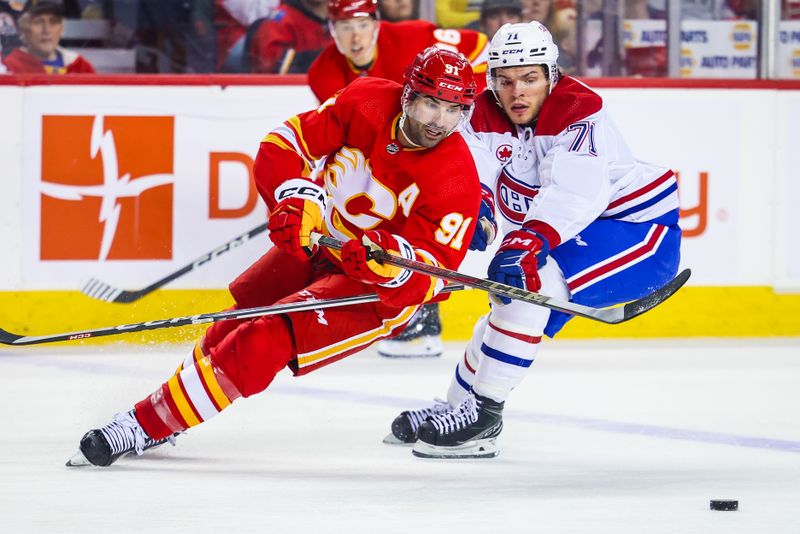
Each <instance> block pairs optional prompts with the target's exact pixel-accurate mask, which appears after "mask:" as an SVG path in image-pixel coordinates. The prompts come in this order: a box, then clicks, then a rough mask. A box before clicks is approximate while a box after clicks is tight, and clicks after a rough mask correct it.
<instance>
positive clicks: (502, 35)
mask: <svg viewBox="0 0 800 534" xmlns="http://www.w3.org/2000/svg"><path fill="white" fill-rule="evenodd" d="M557 60H558V48H557V47H556V45H555V44H554V43H553V40H552V36H551V35H550V33H549V32H548V31H547V29H546V28H545V27H544V26H542V25H541V24H539V23H538V22H531V23H523V24H507V25H505V26H503V27H502V28H501V29H500V30H499V31H498V32H497V34H496V35H495V36H494V38H493V39H492V42H491V45H490V49H489V65H488V71H487V78H488V87H489V89H487V91H486V92H485V93H483V94H482V95H481V96H480V97H479V98H478V99H477V100H476V108H475V112H474V114H473V118H472V121H471V124H472V132H471V133H472V135H473V140H472V141H473V142H472V144H471V146H472V148H473V155H474V156H475V158H476V163H477V164H478V165H477V166H478V170H479V174H480V175H481V180H482V181H484V182H485V185H486V186H488V187H489V188H490V189H491V190H492V191H493V192H494V193H495V200H496V203H497V211H498V213H499V217H498V219H499V220H500V222H501V224H502V230H503V231H504V232H506V233H505V237H504V239H503V241H502V244H501V246H500V248H499V250H498V252H497V253H496V255H495V256H494V258H493V259H492V261H491V264H490V266H489V269H488V276H489V278H491V279H492V280H496V281H498V282H502V283H505V284H509V285H513V286H517V287H521V288H524V289H527V290H530V291H536V292H540V293H542V294H544V295H548V296H551V297H554V298H558V299H562V300H564V299H568V300H571V301H574V302H577V303H580V304H585V305H590V306H596V307H600V306H610V305H613V304H618V303H622V302H627V301H630V300H634V299H637V298H640V297H642V296H643V295H645V294H647V293H649V292H650V291H652V290H654V289H656V288H658V287H660V286H662V285H663V284H665V283H666V282H668V281H669V280H671V279H672V278H673V277H674V276H675V273H676V272H677V269H678V264H679V259H680V239H681V230H680V228H679V227H678V196H677V181H676V178H675V176H674V174H673V173H672V171H670V170H669V169H667V168H663V167H659V166H656V165H652V164H648V163H644V162H641V161H638V160H636V159H635V158H634V157H633V154H632V153H631V151H630V149H629V148H628V145H627V144H626V143H625V141H624V139H623V138H622V136H621V134H620V132H619V131H618V130H617V128H616V126H615V125H614V123H613V122H612V121H611V119H610V118H609V117H608V116H607V114H606V110H605V108H604V106H603V101H602V99H601V98H600V96H599V95H597V94H596V93H595V92H594V91H592V90H591V89H590V88H589V87H587V86H586V85H584V84H583V83H581V82H579V81H578V80H576V79H574V78H571V77H569V76H562V75H561V74H560V73H559V71H558V67H557ZM476 141H480V142H476ZM502 163H505V165H504V166H503V165H501V164H502ZM501 167H502V168H501ZM569 319H570V316H568V315H565V314H563V313H560V312H553V311H550V310H549V309H547V308H543V307H538V306H535V305H532V304H527V303H524V302H519V301H513V302H512V301H505V302H504V301H501V300H497V301H495V302H494V303H493V306H492V309H491V312H490V313H489V314H488V315H487V316H485V317H483V318H481V319H480V320H479V321H478V323H477V324H476V326H475V329H474V333H473V336H472V339H471V340H470V342H469V343H468V345H467V349H466V351H465V354H464V358H463V359H462V360H461V361H460V362H459V363H458V365H457V366H456V369H455V374H454V375H453V377H452V380H451V384H450V387H449V390H448V394H447V402H446V403H437V405H436V406H434V407H432V408H425V409H421V410H409V411H405V412H403V413H401V414H400V415H399V416H398V417H397V418H396V419H395V420H394V422H393V423H392V435H393V436H394V438H395V439H396V440H397V441H400V442H406V443H414V449H413V452H414V454H415V455H417V456H421V457H432V458H453V457H456V458H463V457H473V458H476V457H492V456H495V455H496V454H497V453H498V450H497V445H496V438H497V436H498V435H499V434H500V432H501V430H502V427H503V420H502V412H503V407H504V404H505V401H506V400H507V399H508V397H509V395H510V393H511V391H512V390H513V389H514V387H515V386H517V385H518V384H519V383H520V382H521V381H522V379H523V378H524V376H525V374H526V372H527V370H528V368H529V367H530V366H531V364H532V363H533V361H534V359H535V358H536V354H537V352H538V350H539V345H540V343H541V340H542V337H543V336H544V335H547V336H550V337H552V336H554V335H555V334H556V333H557V332H558V331H559V330H560V329H561V328H562V327H563V326H564V324H565V323H566V322H567V321H568V320H569Z"/></svg>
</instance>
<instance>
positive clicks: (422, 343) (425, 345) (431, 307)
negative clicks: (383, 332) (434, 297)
mask: <svg viewBox="0 0 800 534" xmlns="http://www.w3.org/2000/svg"><path fill="white" fill-rule="evenodd" d="M441 333H442V322H441V320H440V319H439V305H438V304H426V305H425V306H422V307H421V308H420V309H419V311H418V312H417V313H416V315H414V317H413V318H412V319H411V322H410V323H409V324H408V326H406V328H405V330H403V331H402V332H401V333H400V335H399V336H397V337H395V338H392V339H385V340H383V341H380V342H378V343H377V345H376V348H377V350H378V354H380V355H381V356H384V357H386V358H431V357H436V356H441V355H442V353H443V352H444V345H442V337H441Z"/></svg>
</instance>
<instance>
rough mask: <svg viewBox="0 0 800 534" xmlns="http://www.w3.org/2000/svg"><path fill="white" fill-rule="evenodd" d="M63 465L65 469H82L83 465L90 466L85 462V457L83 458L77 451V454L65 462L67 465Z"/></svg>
mask: <svg viewBox="0 0 800 534" xmlns="http://www.w3.org/2000/svg"><path fill="white" fill-rule="evenodd" d="M64 465H66V466H67V467H83V466H85V465H92V462H90V461H89V460H87V459H86V456H84V455H83V453H82V452H80V451H78V453H77V454H76V455H75V456H73V457H72V458H70V459H69V460H67V463H66V464H64Z"/></svg>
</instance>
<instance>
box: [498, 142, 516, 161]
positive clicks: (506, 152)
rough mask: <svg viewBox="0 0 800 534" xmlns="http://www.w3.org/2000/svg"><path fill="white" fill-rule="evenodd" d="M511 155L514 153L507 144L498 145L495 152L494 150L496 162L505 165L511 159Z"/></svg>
mask: <svg viewBox="0 0 800 534" xmlns="http://www.w3.org/2000/svg"><path fill="white" fill-rule="evenodd" d="M513 153H514V151H513V149H512V147H511V145H509V144H508V143H505V144H503V145H500V146H499V147H497V150H495V152H494V155H495V156H496V157H497V160H498V161H500V162H502V163H507V162H508V160H510V159H511V155H512V154H513Z"/></svg>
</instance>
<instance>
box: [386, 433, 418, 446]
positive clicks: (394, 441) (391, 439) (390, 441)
mask: <svg viewBox="0 0 800 534" xmlns="http://www.w3.org/2000/svg"><path fill="white" fill-rule="evenodd" d="M383 442H384V443H385V444H387V445H413V443H408V442H407V441H400V440H399V439H397V438H396V437H395V435H394V434H392V433H391V432H389V435H388V436H386V437H385V438H383Z"/></svg>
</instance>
